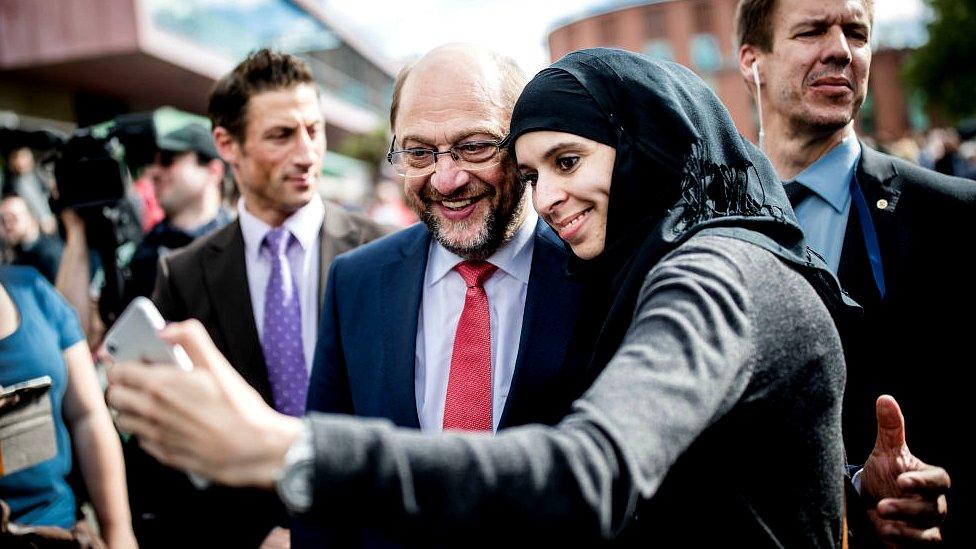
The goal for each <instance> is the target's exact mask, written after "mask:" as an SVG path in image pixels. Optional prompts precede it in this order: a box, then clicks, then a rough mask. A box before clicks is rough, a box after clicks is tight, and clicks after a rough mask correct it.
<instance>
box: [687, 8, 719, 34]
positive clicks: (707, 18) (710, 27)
mask: <svg viewBox="0 0 976 549" xmlns="http://www.w3.org/2000/svg"><path fill="white" fill-rule="evenodd" d="M691 9H692V20H693V23H694V31H695V32H697V33H705V32H712V31H714V30H715V20H714V17H713V14H712V3H711V2H710V1H709V0H699V1H698V2H695V4H694V5H693V6H692V8H691Z"/></svg>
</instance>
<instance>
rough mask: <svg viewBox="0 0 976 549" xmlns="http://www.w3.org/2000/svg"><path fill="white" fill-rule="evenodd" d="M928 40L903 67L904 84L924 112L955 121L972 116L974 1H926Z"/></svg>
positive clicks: (975, 96) (975, 95) (975, 90)
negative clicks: (916, 93) (922, 101)
mask: <svg viewBox="0 0 976 549" xmlns="http://www.w3.org/2000/svg"><path fill="white" fill-rule="evenodd" d="M926 1H927V3H928V5H929V6H930V7H931V8H932V11H933V13H934V16H935V17H934V19H933V20H932V21H931V22H930V23H929V25H928V34H929V41H928V43H926V44H925V45H924V46H922V47H920V48H918V49H917V50H915V51H914V52H913V53H912V55H911V57H909V59H908V62H907V63H906V66H905V77H906V78H907V81H908V84H909V85H911V86H913V87H914V88H916V89H918V90H920V91H921V92H922V93H923V94H924V95H925V98H926V103H927V105H926V106H927V107H928V109H930V110H932V111H934V112H938V113H939V114H941V115H943V116H945V117H946V118H947V119H948V120H949V121H956V120H958V119H960V118H965V117H967V116H971V115H973V114H976V62H974V61H973V60H974V59H976V0H926Z"/></svg>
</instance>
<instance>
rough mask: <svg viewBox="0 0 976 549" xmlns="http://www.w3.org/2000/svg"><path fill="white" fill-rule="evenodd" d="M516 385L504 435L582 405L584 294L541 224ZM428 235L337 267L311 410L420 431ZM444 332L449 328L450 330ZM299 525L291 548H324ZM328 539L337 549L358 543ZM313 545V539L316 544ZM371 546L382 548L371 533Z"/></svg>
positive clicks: (380, 246)
mask: <svg viewBox="0 0 976 549" xmlns="http://www.w3.org/2000/svg"><path fill="white" fill-rule="evenodd" d="M534 239H535V247H534V250H533V255H532V269H531V274H530V276H529V286H528V293H527V295H526V299H525V310H524V316H523V321H522V334H521V337H520V340H519V350H518V356H517V359H516V362H515V373H514V375H513V378H512V385H511V388H510V390H509V396H508V399H507V401H506V404H505V409H504V410H503V412H502V416H501V419H500V421H499V428H500V429H504V428H507V427H512V426H516V425H524V424H528V423H545V424H554V423H555V422H557V421H558V420H559V419H561V418H562V417H563V416H564V415H566V413H567V412H568V406H569V403H570V402H572V400H573V398H575V397H576V396H578V395H577V394H576V393H577V389H578V383H577V382H578V376H577V374H579V373H581V366H582V363H583V361H584V359H585V357H584V356H570V355H569V353H567V348H568V347H569V346H570V340H571V339H572V337H573V333H574V327H575V325H576V317H577V314H578V311H579V304H578V299H579V292H580V289H579V286H578V285H577V284H576V283H574V282H572V281H570V280H569V279H568V278H567V277H566V251H565V247H564V245H563V244H562V242H561V241H560V240H559V239H558V238H557V237H556V235H555V234H554V233H553V232H552V230H551V229H550V228H549V226H548V225H546V224H545V223H544V222H543V221H541V220H539V221H538V223H537V225H536V227H535V234H534ZM430 243H431V236H430V233H429V232H428V231H427V228H426V227H425V226H424V225H422V224H417V225H414V226H413V227H410V228H408V229H406V230H403V231H400V232H399V233H396V234H394V235H391V236H388V237H386V238H384V239H381V240H378V241H376V242H373V243H371V244H369V245H367V246H363V247H362V248H359V249H357V250H355V251H353V252H350V253H348V254H345V255H343V256H341V257H339V258H337V259H336V261H335V262H333V264H332V271H331V273H330V274H329V284H328V289H327V290H326V294H325V304H324V306H323V312H322V319H321V321H320V323H319V337H318V343H317V346H316V351H315V362H314V367H313V370H312V379H311V382H310V385H309V397H308V409H309V411H313V410H314V411H320V412H334V413H344V414H353V415H357V416H363V417H374V418H385V419H389V420H391V421H392V422H394V423H395V424H396V425H398V426H401V427H413V428H419V427H420V424H419V420H418V416H417V403H416V396H415V386H414V373H415V360H416V358H415V356H416V340H417V325H418V318H419V312H420V306H421V296H422V293H423V281H424V272H425V269H426V264H427V255H428V249H429V247H430ZM445 329H453V327H447V326H445ZM321 535H324V534H323V533H321V532H320V533H318V534H313V533H310V532H309V528H308V527H307V526H304V525H302V526H301V527H300V526H299V525H298V524H296V526H295V528H294V529H293V544H294V545H296V547H297V546H303V547H304V546H316V545H319V544H320V543H321V541H320V539H321V538H317V536H321ZM338 535H339V534H337V533H335V532H329V533H328V537H329V539H330V541H333V544H336V543H338V545H339V546H347V545H349V544H353V545H356V544H360V543H362V542H361V541H359V539H358V538H351V537H349V536H352V535H357V536H358V535H359V534H358V533H357V534H352V533H351V532H346V533H343V534H342V538H341V541H335V540H337V539H340V538H337V536H338ZM312 539H317V541H315V542H313V541H311V540H312ZM365 544H366V545H370V546H375V545H383V544H384V543H383V540H380V539H379V538H378V537H376V536H374V535H373V534H372V533H369V532H367V533H366V538H365Z"/></svg>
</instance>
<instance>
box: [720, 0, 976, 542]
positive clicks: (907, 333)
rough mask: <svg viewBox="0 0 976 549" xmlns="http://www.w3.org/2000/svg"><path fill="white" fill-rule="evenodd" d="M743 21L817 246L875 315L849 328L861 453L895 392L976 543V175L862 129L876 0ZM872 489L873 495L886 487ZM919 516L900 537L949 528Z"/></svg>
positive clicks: (744, 14) (751, 59) (951, 532)
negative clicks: (972, 399) (908, 156)
mask: <svg viewBox="0 0 976 549" xmlns="http://www.w3.org/2000/svg"><path fill="white" fill-rule="evenodd" d="M736 23H737V30H738V38H739V42H740V52H739V69H740V72H741V73H742V76H743V78H744V79H745V80H746V82H747V83H748V84H749V85H750V87H753V88H754V86H755V85H756V84H757V83H758V84H759V87H760V91H759V92H758V97H759V99H760V102H761V105H762V110H761V112H762V113H763V120H762V125H763V127H764V130H765V135H766V137H765V152H766V155H767V156H768V157H769V159H770V160H771V161H772V163H773V166H774V167H775V168H776V171H777V172H778V174H779V176H780V178H781V179H783V181H784V182H786V183H785V186H786V189H787V194H788V195H790V199H791V202H793V205H794V209H795V210H796V215H797V219H799V221H800V225H801V226H802V227H803V230H804V233H805V234H806V236H807V242H808V243H809V246H810V247H811V248H812V249H813V250H814V251H815V252H817V253H818V254H820V255H821V256H822V257H823V258H824V260H825V261H826V263H827V264H828V265H829V266H830V267H831V268H832V269H833V270H834V273H835V274H836V275H837V276H838V279H839V280H840V283H841V285H842V286H843V288H844V289H845V290H846V291H847V292H848V293H849V294H850V295H851V296H852V297H853V298H854V299H855V300H857V302H858V303H860V304H861V305H862V306H863V307H864V318H863V319H862V321H861V322H859V323H858V324H857V325H855V326H847V327H841V328H842V330H841V333H842V337H843V338H844V348H845V356H846V361H847V369H848V373H847V387H846V389H845V394H844V439H845V440H844V442H845V446H846V448H847V453H848V456H849V457H850V459H854V460H856V459H861V457H863V456H865V455H867V453H868V452H869V451H870V450H871V445H872V443H873V442H874V429H873V427H874V411H875V409H874V406H873V403H874V399H875V398H876V396H877V395H879V394H882V393H888V394H891V395H894V396H895V397H896V398H897V399H898V402H899V403H900V404H901V407H902V409H903V410H904V413H905V417H906V418H908V421H909V426H910V429H909V431H908V435H909V436H908V441H909V443H910V444H911V447H912V450H913V452H915V453H916V454H917V455H919V456H921V457H924V458H925V459H926V460H928V461H930V462H932V463H937V464H939V465H942V466H944V467H945V469H947V470H948V472H949V474H951V475H952V484H953V486H952V488H953V491H952V494H951V498H950V499H951V508H952V511H951V512H950V513H949V515H948V519H947V522H946V524H945V528H944V530H945V538H946V542H947V543H948V544H950V545H952V546H954V547H955V546H959V547H972V546H973V541H974V539H976V538H974V532H976V529H974V528H973V527H972V525H971V524H970V523H971V521H969V520H968V519H969V514H970V513H971V512H972V509H973V507H972V505H973V494H974V492H973V486H972V478H973V477H972V460H971V459H970V458H969V457H968V456H969V455H970V453H969V452H968V451H967V450H966V449H965V447H968V444H965V443H964V441H965V440H966V438H967V437H965V436H960V434H959V433H958V432H957V431H956V428H955V425H956V424H962V425H969V424H971V423H972V421H973V419H974V416H973V413H972V407H971V406H970V405H969V403H968V400H969V399H968V394H967V392H968V384H967V383H963V382H962V381H963V379H965V378H963V377H962V376H964V375H965V374H964V373H963V371H964V370H966V369H968V365H970V364H972V362H973V360H972V354H971V352H970V351H969V348H968V346H966V345H965V342H966V341H967V340H968V339H969V338H971V337H972V323H971V322H965V321H961V320H960V319H961V318H967V317H968V316H969V315H971V314H972V311H973V310H974V308H976V292H973V291H972V281H973V277H974V276H976V270H974V269H973V260H972V258H971V255H972V249H973V236H974V234H976V232H974V226H973V219H974V217H976V183H974V182H973V181H969V180H965V179H959V178H951V177H947V176H944V175H941V174H938V173H936V172H933V171H929V170H925V169H922V168H919V167H918V166H915V165H913V164H909V163H907V162H904V161H902V160H899V159H897V158H894V157H892V156H889V155H886V154H882V153H879V152H878V151H875V150H874V149H872V148H870V147H868V146H867V145H865V144H864V143H862V142H860V141H859V140H858V138H857V136H856V135H855V133H854V119H855V117H856V115H857V112H858V110H859V109H860V107H861V104H862V102H863V101H864V98H865V94H866V93H867V84H868V74H869V71H870V66H871V45H870V39H871V30H872V25H873V2H872V1H871V0H828V1H824V2H806V1H802V0H773V1H770V0H743V1H741V2H740V3H739V9H738V16H737V22H736ZM753 91H754V92H755V91H756V90H755V89H753ZM967 378H968V376H967ZM932 493H937V492H934V491H933V492H932ZM862 495H865V496H866V499H867V501H868V502H869V504H872V503H874V502H876V501H877V497H878V496H879V494H862ZM931 501H932V500H930V502H931ZM919 508H921V507H919ZM890 510H892V511H894V512H895V513H894V515H892V516H897V515H899V514H902V513H906V512H907V511H908V510H907V509H904V508H902V509H890ZM879 511H880V509H879ZM926 514H928V515H929V516H932V513H931V512H927V513H926ZM912 522H913V521H911V520H909V521H908V523H907V524H908V526H909V527H905V528H901V527H900V526H898V525H896V524H892V525H890V526H891V528H892V529H893V530H890V531H889V533H890V534H891V535H892V538H891V539H892V540H898V539H899V538H898V536H899V535H901V534H902V533H905V534H906V535H907V539H908V541H913V540H916V539H915V538H917V537H921V538H924V540H928V541H931V540H932V539H933V538H935V537H937V534H938V528H934V529H925V530H924V531H923V530H913V529H911V528H910V526H911V525H912ZM924 540H923V541H924ZM900 541H905V540H904V539H901V540H900ZM916 541H917V540H916Z"/></svg>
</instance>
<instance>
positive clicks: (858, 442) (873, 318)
mask: <svg viewBox="0 0 976 549" xmlns="http://www.w3.org/2000/svg"><path fill="white" fill-rule="evenodd" d="M862 151H863V152H862V155H861V162H860V164H859V165H858V169H857V181H858V184H859V185H860V186H861V189H862V190H863V192H864V195H865V198H866V199H867V203H868V206H869V209H870V210H871V217H872V221H873V223H874V227H875V230H876V232H877V235H878V241H879V245H880V248H881V258H882V264H883V266H884V275H885V285H886V290H887V293H886V296H885V297H884V299H883V300H882V299H881V296H880V295H879V293H878V290H877V288H876V285H875V283H874V281H873V278H872V275H871V267H870V264H869V263H868V260H867V257H866V253H865V251H864V250H865V246H864V240H863V236H862V232H861V227H860V225H859V222H858V220H857V216H856V214H855V210H854V209H852V211H851V219H850V221H849V223H848V227H847V232H846V235H845V242H844V252H843V253H842V255H841V262H840V268H839V270H838V277H839V279H840V282H841V285H842V286H843V287H844V288H845V290H847V291H848V292H849V293H850V294H851V296H852V297H853V298H854V299H855V300H857V301H858V302H859V303H860V304H861V305H862V306H864V313H865V314H864V319H863V322H862V323H861V324H859V325H857V326H854V327H852V329H849V330H843V332H845V333H846V335H845V342H844V343H845V351H846V357H847V364H848V375H847V389H846V394H845V403H844V432H845V437H844V438H845V444H846V447H847V452H848V458H849V460H851V461H854V462H859V461H860V460H863V459H865V458H866V457H867V455H868V452H870V449H871V447H872V446H873V444H874V438H875V425H876V422H875V417H874V401H875V399H876V398H877V397H878V395H880V394H882V393H888V394H891V395H893V396H894V397H895V398H896V399H897V400H898V402H899V404H901V407H902V411H903V412H904V413H905V417H906V421H907V426H906V427H907V435H908V444H909V447H910V448H911V450H912V452H913V453H914V454H915V455H917V456H918V457H919V458H921V459H922V460H924V461H926V462H928V463H932V464H935V465H940V466H943V467H946V469H947V470H948V471H949V474H950V475H951V476H952V484H953V489H952V493H951V495H950V499H949V519H948V520H947V523H946V529H945V531H944V534H945V537H946V540H947V541H948V542H950V543H949V545H950V546H966V547H973V546H976V540H974V539H973V533H972V530H973V527H972V526H971V523H972V521H971V520H967V519H969V518H971V515H970V513H971V512H972V509H973V496H974V495H976V494H973V484H972V482H973V481H972V480H971V479H972V458H971V457H969V456H970V455H971V454H970V453H969V452H968V451H964V449H963V448H964V447H967V446H968V444H965V443H964V441H966V442H968V440H967V439H968V438H969V437H967V436H966V435H965V433H964V432H962V431H959V430H958V428H957V427H956V426H958V425H972V424H973V423H972V422H973V420H974V419H976V414H974V413H973V411H972V410H973V409H972V407H971V406H969V405H968V402H967V398H966V397H967V396H968V383H965V382H963V380H966V379H968V370H971V368H972V366H973V364H974V362H976V361H974V358H973V355H972V353H971V352H969V349H968V345H967V343H966V342H967V341H968V340H969V338H971V337H972V334H973V329H972V326H973V324H972V320H971V319H970V317H969V315H971V314H972V313H973V311H976V291H974V289H973V283H974V282H976V269H974V268H973V266H974V262H973V255H974V253H976V238H974V237H976V182H973V181H970V180H967V179H961V178H953V177H948V176H945V175H941V174H938V173H936V172H933V171H930V170H926V169H923V168H920V167H918V166H916V165H913V164H909V163H907V162H904V161H902V160H899V159H897V158H894V157H891V156H888V155H885V154H881V153H879V152H877V151H875V150H873V149H871V148H869V147H867V146H863V145H862ZM967 523H969V524H967ZM964 540H965V541H964Z"/></svg>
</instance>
